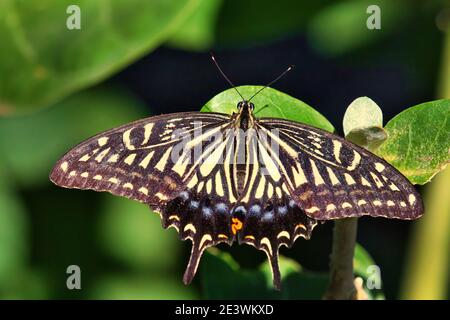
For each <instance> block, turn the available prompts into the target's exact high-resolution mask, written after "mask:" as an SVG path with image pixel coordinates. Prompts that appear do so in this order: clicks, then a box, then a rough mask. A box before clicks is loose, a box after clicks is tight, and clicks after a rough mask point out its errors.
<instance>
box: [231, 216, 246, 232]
mask: <svg viewBox="0 0 450 320" xmlns="http://www.w3.org/2000/svg"><path fill="white" fill-rule="evenodd" d="M242 226H243V223H242V221H241V220H239V219H238V218H231V231H232V232H233V234H236V233H237V232H238V231H239V230H241V229H242Z"/></svg>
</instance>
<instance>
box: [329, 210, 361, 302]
mask: <svg viewBox="0 0 450 320" xmlns="http://www.w3.org/2000/svg"><path fill="white" fill-rule="evenodd" d="M357 229H358V218H346V219H340V220H336V221H335V223H334V230H333V248H332V251H331V256H330V284H329V286H328V289H327V292H326V293H325V295H324V299H327V300H352V299H356V288H355V285H354V275H353V255H354V253H355V244H356V232H357Z"/></svg>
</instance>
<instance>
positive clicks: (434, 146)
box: [376, 100, 450, 184]
mask: <svg viewBox="0 0 450 320" xmlns="http://www.w3.org/2000/svg"><path fill="white" fill-rule="evenodd" d="M385 130H386V131H387V133H388V136H389V138H388V139H387V140H386V141H385V142H384V143H383V144H382V145H381V146H380V147H379V148H378V149H377V150H376V152H377V154H378V155H379V156H381V157H383V158H384V159H386V160H387V161H388V162H390V163H391V164H393V165H394V166H395V167H396V168H397V169H398V170H400V172H401V173H402V174H403V175H405V176H406V177H407V178H408V179H409V180H410V181H411V182H412V183H415V184H425V183H427V182H429V181H430V180H431V178H432V177H433V176H434V175H435V174H437V173H438V172H439V171H441V170H443V169H444V168H445V167H446V166H447V164H448V163H449V162H450V100H436V101H431V102H426V103H422V104H419V105H417V106H414V107H411V108H409V109H407V110H405V111H403V112H402V113H400V114H398V115H397V116H396V117H394V118H393V119H392V120H391V121H389V122H388V123H387V125H386V127H385Z"/></svg>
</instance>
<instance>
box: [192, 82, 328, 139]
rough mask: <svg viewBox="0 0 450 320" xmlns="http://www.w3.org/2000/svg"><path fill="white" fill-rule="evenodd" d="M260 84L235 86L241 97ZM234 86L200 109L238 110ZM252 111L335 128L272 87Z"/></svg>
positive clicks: (206, 110) (237, 97)
mask: <svg viewBox="0 0 450 320" xmlns="http://www.w3.org/2000/svg"><path fill="white" fill-rule="evenodd" d="M261 88H262V87H261V86H241V87H237V89H238V90H239V92H240V93H241V94H242V95H243V96H244V98H246V99H249V98H250V97H251V96H252V95H253V94H254V93H256V92H257V91H258V90H259V89H261ZM241 100H242V98H241V97H239V95H238V94H237V92H236V91H235V90H234V89H228V90H226V91H223V92H221V93H219V94H218V95H216V96H215V97H214V98H212V99H211V100H209V101H208V102H207V103H206V104H205V105H204V106H203V108H202V109H201V111H202V112H221V113H226V114H231V113H232V112H236V111H237V107H236V106H237V103H238V102H239V101H241ZM252 103H254V105H255V110H254V114H255V116H256V117H258V118H262V117H274V118H283V119H288V120H293V121H297V122H302V123H305V124H309V125H311V126H314V127H317V128H321V129H324V130H327V131H331V132H332V131H334V128H333V126H332V124H331V123H330V122H328V120H327V119H326V118H325V117H324V116H323V115H321V114H320V113H319V112H317V111H316V110H314V109H313V108H312V107H310V106H309V105H307V104H306V103H304V102H302V101H300V100H298V99H295V98H293V97H291V96H289V95H287V94H285V93H283V92H280V91H278V90H275V89H272V88H266V89H264V90H263V91H261V93H259V94H258V95H257V96H256V97H255V98H254V99H253V100H252Z"/></svg>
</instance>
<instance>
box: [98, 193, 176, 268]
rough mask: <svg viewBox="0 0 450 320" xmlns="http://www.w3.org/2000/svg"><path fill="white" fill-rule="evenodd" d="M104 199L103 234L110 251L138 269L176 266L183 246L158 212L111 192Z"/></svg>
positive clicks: (101, 232) (102, 239)
mask: <svg viewBox="0 0 450 320" xmlns="http://www.w3.org/2000/svg"><path fill="white" fill-rule="evenodd" d="M103 200H104V205H103V208H102V214H101V216H100V221H99V231H100V232H99V234H100V243H101V245H102V246H103V247H104V248H105V249H106V252H108V253H110V254H111V255H112V256H114V257H115V258H117V259H119V260H120V261H121V262H122V263H124V264H127V265H130V266H132V267H133V268H135V269H142V270H147V271H149V272H150V271H155V270H164V271H167V270H168V269H170V268H173V267H174V264H175V263H176V262H177V259H178V256H179V250H178V249H181V247H180V245H179V241H178V236H177V234H176V232H175V230H173V231H172V232H167V230H164V229H163V228H162V227H161V221H160V219H159V217H158V215H157V214H156V213H154V212H152V211H151V210H150V208H149V207H148V206H147V205H145V204H142V203H138V202H135V201H131V200H128V199H122V198H118V197H114V196H110V195H105V196H104V198H103Z"/></svg>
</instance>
